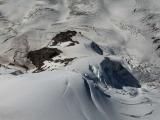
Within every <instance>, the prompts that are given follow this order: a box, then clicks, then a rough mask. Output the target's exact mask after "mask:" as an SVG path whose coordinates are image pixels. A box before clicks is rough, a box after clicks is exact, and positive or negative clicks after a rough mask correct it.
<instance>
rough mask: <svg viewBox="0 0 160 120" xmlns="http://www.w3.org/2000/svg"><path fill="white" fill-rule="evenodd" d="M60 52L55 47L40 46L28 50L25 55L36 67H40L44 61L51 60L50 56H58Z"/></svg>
mask: <svg viewBox="0 0 160 120" xmlns="http://www.w3.org/2000/svg"><path fill="white" fill-rule="evenodd" d="M60 53H61V51H60V50H58V49H56V48H42V49H40V50H35V51H31V52H29V53H28V56H27V57H28V59H30V60H31V61H32V63H33V64H34V65H35V66H36V67H37V68H38V69H40V68H41V67H42V66H43V64H44V63H43V62H44V61H46V60H48V61H52V58H53V57H56V56H58V55H59V54H60Z"/></svg>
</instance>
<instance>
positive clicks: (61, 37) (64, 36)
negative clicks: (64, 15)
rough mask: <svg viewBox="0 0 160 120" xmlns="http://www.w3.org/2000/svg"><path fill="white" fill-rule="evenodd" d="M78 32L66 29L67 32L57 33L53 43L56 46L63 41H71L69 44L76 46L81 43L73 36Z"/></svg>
mask: <svg viewBox="0 0 160 120" xmlns="http://www.w3.org/2000/svg"><path fill="white" fill-rule="evenodd" d="M76 34H77V32H76V31H70V30H68V31H66V32H61V33H59V34H57V35H56V36H55V37H54V38H52V40H53V43H52V45H53V46H55V45H57V44H60V43H63V42H71V43H70V44H69V45H68V46H74V45H75V44H79V42H78V41H73V40H72V37H73V36H75V35H76Z"/></svg>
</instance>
